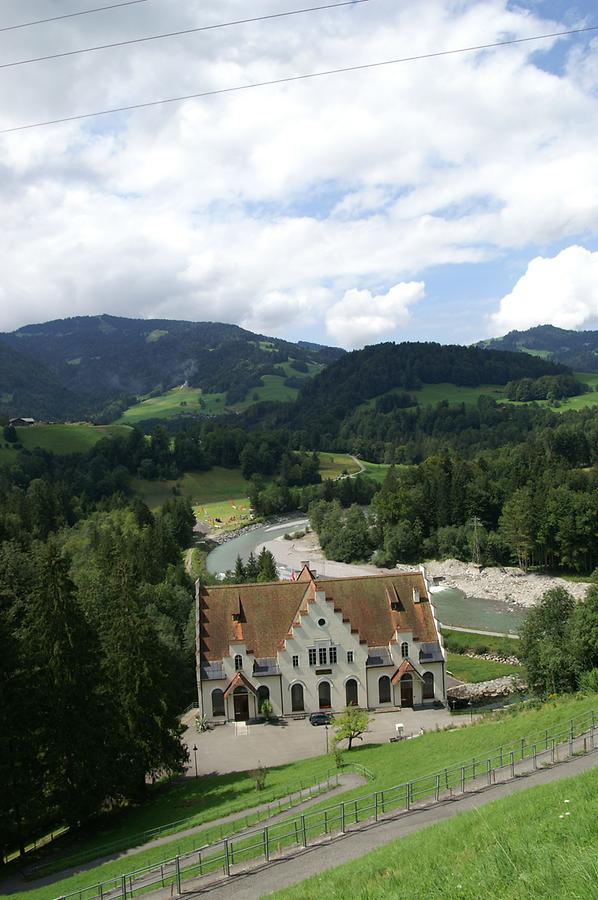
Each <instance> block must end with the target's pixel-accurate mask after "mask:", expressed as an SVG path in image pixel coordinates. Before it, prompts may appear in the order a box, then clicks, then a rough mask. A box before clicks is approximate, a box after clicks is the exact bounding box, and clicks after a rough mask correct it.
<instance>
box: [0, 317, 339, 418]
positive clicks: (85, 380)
mask: <svg viewBox="0 0 598 900" xmlns="http://www.w3.org/2000/svg"><path fill="white" fill-rule="evenodd" d="M0 338H1V339H2V341H3V342H4V344H6V345H8V347H9V348H11V349H12V351H16V353H17V354H19V355H18V356H17V355H15V354H14V353H13V354H11V355H10V357H7V359H6V362H5V364H4V366H3V371H2V396H0V412H6V413H8V414H10V415H30V414H32V415H36V416H40V417H44V418H57V419H65V418H68V417H69V416H71V415H72V409H73V408H75V409H77V410H78V411H79V414H80V415H83V414H85V415H87V416H92V417H94V418H95V419H96V420H98V421H106V422H107V421H112V420H113V419H115V418H118V416H119V415H120V413H121V412H122V410H124V409H126V408H127V407H128V406H130V405H132V404H133V403H135V402H136V400H137V398H138V397H140V396H146V395H149V394H160V393H162V392H163V391H167V390H169V389H170V388H173V387H178V386H180V385H182V384H188V385H189V386H191V387H197V388H201V389H202V390H203V391H204V392H206V393H210V392H221V393H223V394H225V395H226V402H227V404H234V403H236V402H238V401H239V400H243V399H244V398H245V396H246V395H247V394H248V392H249V391H251V390H252V389H253V388H257V387H260V386H261V385H262V378H263V377H264V376H267V375H279V376H281V380H283V379H288V378H290V379H293V377H294V379H295V382H298V381H300V380H301V376H302V375H306V374H307V365H308V363H315V364H318V366H324V365H326V364H328V363H329V362H331V361H333V360H334V359H337V358H338V357H339V356H341V355H342V354H343V351H342V350H339V349H335V348H326V347H320V346H317V345H309V346H308V347H306V346H300V345H296V344H292V343H289V342H286V341H282V340H279V339H277V338H267V337H264V336H263V335H258V334H253V333H252V332H250V331H246V330H245V329H243V328H239V327H238V326H237V325H225V324H220V323H215V322H183V321H171V320H168V319H164V320H162V319H152V320H145V319H123V318H118V317H116V316H107V315H103V316H80V317H76V318H72V319H60V320H57V321H54V322H47V323H45V324H42V325H27V326H25V327H23V328H20V329H19V330H18V331H15V332H12V333H10V334H3V335H0ZM21 354H26V355H27V356H28V357H30V358H34V359H35V360H36V365H34V366H31V367H30V371H29V373H28V382H27V383H28V384H29V385H30V388H31V390H30V392H29V393H23V392H22V391H21V392H18V391H17V388H18V387H19V383H20V382H19V379H20V377H21V376H20V371H21V368H22V363H20V362H19V360H22V358H23V357H22V356H21ZM289 361H293V362H294V366H293V368H294V374H293V373H292V372H289V371H287V370H285V369H283V368H277V366H278V367H280V366H283V365H284V364H287V363H288V362H289ZM48 371H49V373H50V375H49V379H50V381H51V382H52V383H53V384H54V385H55V388H56V390H55V399H54V401H53V402H49V401H47V399H46V398H47V397H48V391H47V389H46V387H45V384H44V381H45V373H47V372H48ZM36 391H37V396H36ZM30 398H31V403H30V404H29V405H28V403H27V401H28V400H29V399H30ZM34 400H35V405H36V412H35V413H30V412H29V409H30V408H31V405H33V402H34Z"/></svg>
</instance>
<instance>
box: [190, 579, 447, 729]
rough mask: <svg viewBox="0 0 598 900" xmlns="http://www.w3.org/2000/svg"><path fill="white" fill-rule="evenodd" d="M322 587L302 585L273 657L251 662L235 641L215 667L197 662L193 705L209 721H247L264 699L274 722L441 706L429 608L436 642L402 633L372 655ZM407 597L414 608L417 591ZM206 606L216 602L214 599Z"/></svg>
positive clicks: (438, 650) (440, 671) (440, 673)
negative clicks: (323, 713)
mask: <svg viewBox="0 0 598 900" xmlns="http://www.w3.org/2000/svg"><path fill="white" fill-rule="evenodd" d="M373 577H374V578H376V577H379V576H373ZM420 578H421V576H420ZM252 587H255V591H256V592H259V586H257V585H256V586H252ZM325 587H326V582H323V581H322V582H319V583H317V584H316V583H315V582H312V588H313V589H312V590H311V591H309V588H310V585H309V584H308V583H306V592H308V593H309V596H308V597H307V601H306V602H303V603H302V604H301V609H300V611H298V613H297V615H296V617H295V620H294V622H293V624H292V626H291V628H290V630H289V632H288V633H287V634H286V636H285V637H284V639H283V640H281V641H280V645H279V647H278V648H277V650H276V655H275V656H271V657H269V658H267V659H256V657H255V656H254V654H252V653H251V652H249V651H248V648H247V645H246V643H245V642H243V641H240V640H236V639H235V640H232V641H230V642H229V644H228V653H227V654H225V655H224V656H223V657H222V659H221V661H220V660H216V661H214V660H212V661H211V662H210V663H207V664H206V663H205V662H204V664H203V665H202V664H201V660H199V658H198V695H199V702H200V706H201V711H202V712H203V713H204V714H205V715H206V716H207V718H208V719H209V720H210V721H213V722H218V721H220V722H222V721H231V720H235V719H247V718H254V717H256V716H257V715H258V713H259V707H260V704H261V702H262V700H263V699H264V698H265V697H266V696H267V698H268V699H269V700H270V702H271V704H272V708H273V713H274V715H276V716H287V717H288V716H299V715H305V714H308V713H311V712H315V711H318V710H330V711H339V710H342V709H344V708H345V707H346V706H347V705H349V704H352V705H353V704H354V705H357V706H359V707H362V708H365V709H392V708H395V707H400V706H415V707H422V706H428V705H433V704H434V703H444V702H445V693H446V692H445V681H444V661H445V655H444V650H443V648H442V642H441V638H440V633H439V629H438V623H437V621H436V619H435V617H434V616H433V608H432V607H431V606H430V609H431V610H432V619H433V623H434V625H433V628H434V631H435V637H436V641H435V642H430V641H429V640H428V641H426V642H422V641H417V640H414V636H413V631H412V630H407V629H405V628H402V627H401V628H398V629H396V630H394V631H393V632H392V633H391V634H390V635H389V639H388V642H387V643H386V644H384V645H382V646H380V645H378V646H376V647H372V646H368V644H367V643H366V642H365V640H364V639H363V638H361V637H360V635H359V634H358V633H357V632H356V630H355V628H353V627H352V624H351V622H350V621H347V620H346V619H345V620H344V614H343V612H342V611H341V610H339V609H337V610H335V608H334V603H333V602H332V601H331V600H330V599H327V597H326V591H325ZM217 590H218V589H216V591H217ZM413 596H414V602H415V603H417V602H420V601H419V589H414V591H413ZM415 598H417V599H415ZM211 602H218V597H217V595H216V599H215V600H211ZM423 602H426V603H428V602H429V601H428V600H427V599H426V600H425V601H423ZM427 616H428V619H429V617H430V614H429V612H428V613H427ZM198 633H199V632H198ZM427 637H430V634H428V635H427Z"/></svg>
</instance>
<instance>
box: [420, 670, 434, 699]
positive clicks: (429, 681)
mask: <svg viewBox="0 0 598 900" xmlns="http://www.w3.org/2000/svg"><path fill="white" fill-rule="evenodd" d="M422 699H423V700H433V699H434V675H433V674H432V672H424V688H423V692H422Z"/></svg>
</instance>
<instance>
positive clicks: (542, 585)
mask: <svg viewBox="0 0 598 900" xmlns="http://www.w3.org/2000/svg"><path fill="white" fill-rule="evenodd" d="M425 569H426V574H427V576H428V578H429V579H430V581H431V582H432V583H433V584H434V585H436V586H437V587H438V588H444V587H451V588H458V589H459V590H460V591H463V593H464V594H467V595H468V596H473V597H479V598H480V599H482V600H502V601H503V602H505V603H512V604H516V605H518V606H534V605H535V604H536V603H537V602H538V600H540V598H541V597H542V595H543V594H544V593H545V592H546V591H548V590H550V588H555V587H563V588H565V590H567V591H569V593H570V594H572V596H573V597H575V599H576V600H583V598H584V597H585V595H586V591H587V589H588V587H589V586H590V585H589V584H587V583H580V582H572V581H565V579H564V578H558V577H554V576H551V575H537V574H536V573H526V572H524V571H523V569H519V568H517V567H514V566H500V567H499V566H488V567H479V566H475V565H473V564H472V563H464V562H460V560H458V559H445V560H442V561H437V560H432V561H431V562H427V563H425Z"/></svg>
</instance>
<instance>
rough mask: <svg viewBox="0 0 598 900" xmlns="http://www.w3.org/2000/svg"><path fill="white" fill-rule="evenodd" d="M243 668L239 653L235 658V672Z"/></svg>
mask: <svg viewBox="0 0 598 900" xmlns="http://www.w3.org/2000/svg"><path fill="white" fill-rule="evenodd" d="M242 668H243V657H242V656H241V654H240V653H237V655H236V656H235V672H240V671H241V669H242Z"/></svg>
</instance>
